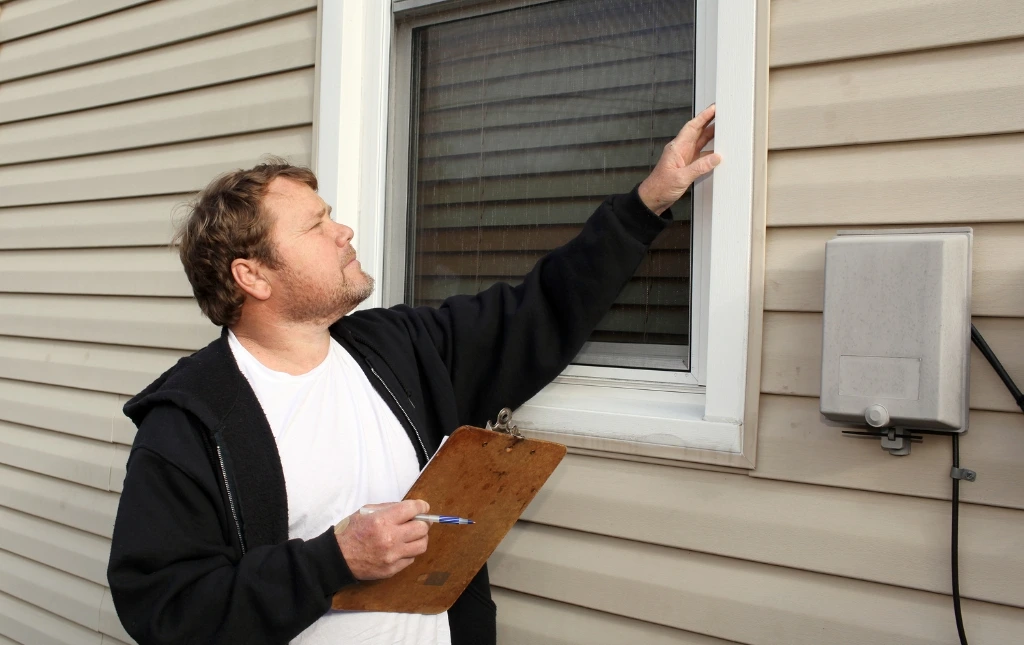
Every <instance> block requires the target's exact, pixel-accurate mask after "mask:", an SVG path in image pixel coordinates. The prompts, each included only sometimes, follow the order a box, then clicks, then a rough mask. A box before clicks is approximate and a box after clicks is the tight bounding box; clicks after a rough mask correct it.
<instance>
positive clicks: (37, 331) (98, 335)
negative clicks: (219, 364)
mask: <svg viewBox="0 0 1024 645" xmlns="http://www.w3.org/2000/svg"><path fill="white" fill-rule="evenodd" d="M178 271H179V272H180V271H181V269H180V268H179V269H178ZM0 335H7V336H28V337H32V338H52V339H67V340H77V341H86V342H96V343H110V344H128V345H136V346H141V347H163V348H173V349H191V350H196V349H199V348H201V347H203V346H205V345H206V344H207V343H209V342H210V341H211V340H214V339H215V338H217V337H218V336H220V328H218V327H216V326H214V325H213V324H211V323H210V322H209V320H207V319H206V318H204V317H203V316H202V314H201V313H200V311H199V307H198V306H197V305H196V303H195V301H194V300H192V299H191V298H189V299H185V298H106V297H96V296H39V295H24V296H14V295H4V294H0Z"/></svg>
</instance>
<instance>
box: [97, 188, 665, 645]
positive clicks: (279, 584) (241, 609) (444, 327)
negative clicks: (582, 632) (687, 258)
mask: <svg viewBox="0 0 1024 645" xmlns="http://www.w3.org/2000/svg"><path fill="white" fill-rule="evenodd" d="M669 217H670V216H669V215H668V214H666V215H665V216H663V217H661V218H659V217H656V216H654V215H653V214H652V213H651V212H650V211H649V210H648V209H647V208H646V207H645V206H644V205H643V203H642V202H641V201H640V199H639V197H638V196H637V193H636V190H635V189H634V191H633V192H632V193H629V194H626V195H619V196H616V197H611V198H609V199H608V200H606V201H605V202H604V203H603V204H602V205H601V206H600V207H599V208H598V209H597V211H596V212H595V213H594V215H593V216H591V218H590V219H589V220H588V221H587V224H586V225H585V226H584V228H583V230H582V232H581V233H580V234H579V235H578V236H577V237H576V238H574V239H573V240H571V241H570V242H568V243H567V244H565V245H564V246H562V247H560V248H559V249H556V250H555V251H552V252H551V253H550V254H548V255H546V256H545V257H544V258H543V259H541V260H540V261H539V262H538V263H537V266H536V267H534V269H533V270H532V271H531V272H530V273H529V274H528V275H527V276H526V278H525V280H524V282H523V283H522V284H521V285H519V286H517V287H510V286H508V285H504V284H499V285H495V286H493V287H491V288H490V289H487V290H486V291H484V292H482V293H480V294H478V295H476V296H455V297H452V298H449V299H448V300H446V301H445V302H444V303H443V304H442V305H441V306H440V307H438V308H436V309H434V308H427V307H418V308H411V307H407V306H398V307H394V308H391V309H371V310H366V311H360V312H356V313H353V314H351V315H349V316H346V317H345V318H342V319H341V320H339V321H338V322H337V323H335V324H334V325H333V326H332V327H331V328H330V331H331V335H332V336H333V337H334V339H335V340H337V341H338V342H339V343H340V344H341V345H342V346H344V347H345V348H346V349H347V350H348V351H349V352H350V353H351V354H352V355H353V356H354V357H355V358H356V360H357V361H358V362H359V363H360V365H361V366H362V368H363V370H364V372H366V375H367V378H369V380H370V382H371V383H372V384H373V385H374V387H375V388H376V389H377V391H378V392H379V393H380V394H381V396H382V398H383V399H384V401H386V402H387V403H388V405H389V406H390V408H391V410H392V411H393V412H394V413H395V416H396V417H397V418H398V419H399V421H400V422H401V423H402V425H403V427H404V428H405V430H406V432H407V434H408V435H409V439H410V441H411V442H412V443H413V446H414V447H415V449H416V453H417V455H418V456H419V460H420V465H421V467H422V466H423V465H424V464H425V463H426V460H427V459H428V458H429V456H430V455H432V454H433V453H434V451H436V450H437V448H438V446H439V445H440V443H441V440H442V438H443V437H444V436H445V435H447V434H449V433H450V432H452V431H453V430H454V429H455V428H457V427H459V426H461V425H467V424H468V425H476V426H482V425H483V424H485V423H486V421H487V420H488V419H494V418H495V417H496V415H497V413H498V411H499V410H500V409H501V408H504V407H509V408H513V409H514V408H516V407H517V406H519V405H521V404H522V403H523V402H525V401H526V400H527V399H529V398H530V397H531V396H533V395H534V394H535V393H537V392H538V391H539V390H540V389H541V388H542V387H544V386H545V385H546V384H547V383H548V382H550V381H551V380H552V379H553V378H554V377H555V376H556V375H558V373H559V372H560V371H561V370H562V369H564V368H565V366H566V365H568V363H569V361H570V360H572V358H573V356H575V354H576V353H577V352H578V351H579V349H580V348H581V347H582V345H583V343H584V341H585V340H586V339H587V337H588V336H589V334H590V332H591V330H592V329H593V328H594V327H595V326H596V325H597V323H598V321H599V320H600V319H601V317H602V316H603V315H604V313H605V312H606V311H607V310H608V308H609V307H610V306H611V304H612V302H613V301H614V299H615V298H616V297H617V295H618V294H619V292H620V291H621V290H622V288H623V286H624V285H625V284H626V281H627V280H628V279H629V278H630V276H631V275H632V274H633V272H634V271H636V268H637V266H638V265H639V263H640V261H641V259H642V258H643V255H644V252H645V250H646V248H647V246H648V245H649V244H650V243H651V242H652V241H653V240H654V238H655V237H656V235H657V234H658V232H660V231H661V230H662V229H663V228H664V227H665V225H666V221H665V220H666V219H668V218H669ZM124 410H125V414H127V415H128V416H129V417H130V418H131V419H132V421H134V422H135V424H136V425H137V426H138V428H139V430H138V433H137V435H136V438H135V443H134V445H133V446H132V451H131V455H130V457H129V459H128V467H127V474H126V477H125V481H124V487H123V492H122V494H121V501H120V504H119V506H118V510H117V519H116V522H115V525H114V535H113V543H112V545H111V553H110V563H109V568H108V571H107V578H108V581H109V583H110V589H111V593H112V596H113V600H114V605H115V607H116V609H117V613H118V616H119V617H120V619H121V622H122V624H123V625H124V627H125V629H126V630H127V631H128V633H129V634H130V635H131V636H132V637H133V638H135V640H137V641H138V642H139V643H140V645H151V644H152V645H155V644H165V643H175V644H185V643H203V644H208V643H239V644H242V643H244V644H246V645H260V644H268V645H269V644H280V643H287V642H288V641H289V640H290V639H292V638H293V637H295V636H296V635H298V634H299V633H300V632H302V631H303V630H304V629H305V628H306V627H308V626H309V625H311V624H312V623H313V622H314V621H316V620H317V619H318V618H320V616H322V615H323V614H324V613H325V612H326V611H327V610H328V609H329V608H330V606H331V597H332V595H333V594H334V593H335V592H336V591H338V590H339V589H341V588H342V587H345V586H347V585H352V584H358V582H357V581H356V580H355V578H354V577H353V576H352V573H351V572H350V571H349V568H348V566H347V565H346V563H345V560H344V558H343V557H342V554H341V550H340V549H339V548H338V544H337V541H336V539H335V536H334V531H333V527H332V526H325V527H324V532H323V533H322V534H321V535H320V536H319V537H316V538H314V539H311V540H299V539H292V540H289V539H288V500H287V497H286V492H285V482H284V474H283V472H282V468H281V461H280V457H279V455H278V452H277V446H276V443H275V440H274V437H273V434H272V433H271V430H270V426H269V424H268V423H267V420H266V417H265V416H264V414H263V411H262V408H261V407H260V404H259V401H258V400H257V399H256V396H255V394H254V393H253V391H252V388H251V387H250V386H249V384H248V382H247V381H246V379H245V377H244V376H243V375H242V373H241V372H240V371H239V369H238V366H237V364H236V363H235V360H234V357H233V355H232V354H231V350H230V348H229V347H228V344H227V339H226V332H225V334H222V335H221V337H220V338H219V339H218V340H215V341H213V342H212V343H210V344H209V345H208V346H207V347H205V348H204V349H202V350H200V351H198V352H196V353H195V354H193V355H192V356H189V357H187V358H183V359H181V360H180V361H179V362H178V364H177V365H175V366H174V367H172V368H171V369H170V370H168V371H167V372H166V373H165V374H163V375H162V376H161V377H160V378H159V379H157V380H156V381H155V382H154V383H153V384H152V385H150V386H149V387H147V388H146V389H145V390H143V391H142V392H141V393H139V394H138V395H137V396H136V397H135V398H133V399H132V400H131V401H129V402H128V403H127V404H126V405H125V408H124ZM338 519H339V520H340V519H341V518H340V517H339V518H338ZM448 618H449V624H450V626H451V631H452V643H453V644H454V645H480V644H484V645H486V644H489V643H494V642H495V629H496V627H495V606H494V603H493V602H492V601H491V598H490V587H489V584H488V579H487V569H486V567H485V568H484V569H483V570H481V572H480V573H479V574H478V575H477V577H476V578H475V579H474V580H473V581H472V583H471V584H470V586H469V587H468V588H467V590H466V592H465V593H463V595H462V597H460V598H459V600H458V601H457V602H456V603H455V605H454V606H453V607H452V608H451V610H450V611H449V614H448Z"/></svg>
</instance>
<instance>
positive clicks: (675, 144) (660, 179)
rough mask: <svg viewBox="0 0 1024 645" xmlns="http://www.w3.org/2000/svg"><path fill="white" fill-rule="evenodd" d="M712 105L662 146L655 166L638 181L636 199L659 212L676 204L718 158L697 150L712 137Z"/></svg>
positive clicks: (713, 110)
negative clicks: (638, 195) (641, 181)
mask: <svg viewBox="0 0 1024 645" xmlns="http://www.w3.org/2000/svg"><path fill="white" fill-rule="evenodd" d="M714 118H715V106H714V105H712V106H710V107H708V108H707V109H705V110H704V111H703V112H701V113H700V114H698V115H697V116H695V117H693V119H691V120H690V121H689V122H688V123H687V124H686V125H684V126H683V129H682V130H680V131H679V134H677V135H676V138H675V139H672V140H671V141H669V142H668V144H667V145H666V146H665V150H664V151H663V152H662V153H661V158H660V159H659V160H658V165H657V166H655V167H654V170H652V171H651V174H650V175H648V176H647V179H645V180H644V181H643V183H641V184H640V188H639V189H638V192H639V194H640V200H641V201H642V202H643V203H644V204H646V205H647V208H649V209H651V210H652V211H653V212H654V213H655V214H657V215H661V214H662V213H663V212H665V211H666V210H667V209H668V208H669V206H671V205H672V204H674V203H676V201H678V200H679V198H680V197H682V196H683V193H685V192H686V190H687V189H688V188H689V187H690V185H691V184H693V182H695V181H697V179H698V178H700V177H701V176H703V175H706V174H708V173H709V172H711V170H712V169H714V167H715V166H717V165H718V164H719V163H721V161H722V157H721V156H719V155H717V154H715V153H713V152H703V153H702V152H701V150H703V149H704V146H706V145H708V144H709V143H711V141H712V140H713V139H714V138H715V124H714V123H712V121H713V120H714Z"/></svg>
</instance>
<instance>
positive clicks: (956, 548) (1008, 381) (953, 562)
mask: <svg viewBox="0 0 1024 645" xmlns="http://www.w3.org/2000/svg"><path fill="white" fill-rule="evenodd" d="M971 340H972V341H973V342H974V344H975V346H977V348H978V350H979V351H980V352H981V354H982V356H984V357H985V359H986V360H987V361H988V362H989V364H991V365H992V369H994V370H995V371H996V374H997V375H998V376H999V379H1000V380H1001V381H1002V382H1003V385H1005V386H1006V389H1007V390H1009V391H1010V395H1011V396H1013V400H1014V401H1016V403H1017V406H1018V407H1020V409H1021V412H1024V395H1022V394H1021V391H1020V389H1019V388H1018V387H1017V384H1016V383H1014V382H1013V379H1012V378H1010V375H1009V374H1007V372H1006V369H1004V368H1003V364H1002V363H1000V362H999V359H998V358H997V357H996V355H995V352H993V351H992V348H991V347H989V346H988V343H986V342H985V338H984V336H982V335H981V332H980V331H978V328H977V327H975V326H974V324H971ZM959 468H960V435H959V434H954V435H953V469H954V470H953V471H952V472H951V474H952V475H953V477H952V479H953V522H952V529H951V532H950V537H949V551H950V554H949V559H950V568H951V569H952V573H953V576H952V577H953V580H952V582H953V614H954V615H955V616H956V631H957V634H958V635H959V636H960V645H967V634H966V633H965V632H964V616H963V613H962V612H961V610H960V543H959V542H960V477H959V473H958V472H957V470H958V469H959Z"/></svg>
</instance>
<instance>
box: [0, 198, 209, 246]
mask: <svg viewBox="0 0 1024 645" xmlns="http://www.w3.org/2000/svg"><path fill="white" fill-rule="evenodd" d="M188 198H189V195H184V194H182V195H166V196H160V197H140V198H135V199H117V200H109V201H95V202H84V203H77V204H58V205H54V206H29V207H25V208H0V249H3V250H7V249H60V248H87V247H115V246H158V245H165V244H168V243H169V242H170V240H171V236H172V235H173V234H174V222H175V221H176V219H175V216H174V213H175V210H176V209H178V208H179V205H181V204H183V203H184V202H185V201H186V200H187V199H188Z"/></svg>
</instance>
